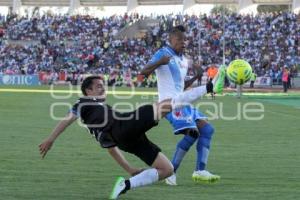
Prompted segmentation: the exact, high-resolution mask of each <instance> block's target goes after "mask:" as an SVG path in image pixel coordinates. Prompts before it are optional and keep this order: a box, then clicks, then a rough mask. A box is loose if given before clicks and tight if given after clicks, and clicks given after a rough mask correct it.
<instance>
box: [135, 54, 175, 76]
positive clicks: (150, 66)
mask: <svg viewBox="0 0 300 200" xmlns="http://www.w3.org/2000/svg"><path fill="white" fill-rule="evenodd" d="M170 59H171V57H170V56H162V57H161V58H160V59H159V60H158V61H156V62H153V63H151V62H150V63H148V64H147V65H146V66H145V67H144V68H143V69H142V71H141V74H142V75H144V76H149V75H150V74H152V73H153V72H154V70H156V69H157V68H159V67H160V66H161V65H166V64H168V63H169V62H170Z"/></svg>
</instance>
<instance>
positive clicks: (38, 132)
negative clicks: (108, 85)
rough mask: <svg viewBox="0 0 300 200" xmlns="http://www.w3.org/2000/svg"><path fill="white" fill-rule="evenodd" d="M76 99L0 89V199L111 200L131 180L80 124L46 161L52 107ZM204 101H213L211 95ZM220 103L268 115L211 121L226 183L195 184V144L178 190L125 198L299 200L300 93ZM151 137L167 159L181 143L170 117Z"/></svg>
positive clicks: (215, 157) (213, 161)
mask: <svg viewBox="0 0 300 200" xmlns="http://www.w3.org/2000/svg"><path fill="white" fill-rule="evenodd" d="M46 88H47V87H39V88H34V89H46ZM0 89H1V88H0ZM26 89H32V88H26ZM62 89H64V88H62ZM123 90H124V89H123ZM125 90H126V89H125ZM148 91H149V89H148ZM151 91H153V90H151ZM76 98H77V95H76V94H74V95H73V96H72V97H71V98H68V99H61V100H56V99H53V98H52V97H51V96H50V94H48V93H23V92H17V93H16V92H3V91H2V92H1V91H0V199H1V200H2V199H3V200H17V199H18V200H25V199H26V200H50V199H53V200H54V199H55V200H83V199H84V200H96V199H101V200H102V199H107V197H108V196H109V193H110V191H111V189H112V186H113V183H114V181H115V178H116V177H117V176H125V177H128V175H127V174H126V173H125V172H124V171H123V170H122V169H121V168H120V167H119V166H118V165H117V164H116V163H115V161H114V160H112V159H111V158H110V157H109V155H108V153H107V152H106V150H105V149H101V148H100V147H99V145H98V144H97V143H96V142H95V140H94V139H93V138H92V137H91V136H90V135H89V134H88V132H87V131H86V130H85V129H84V128H81V127H80V126H78V125H77V124H73V125H72V126H71V127H70V128H69V129H67V130H66V132H65V133H64V134H62V135H61V137H60V138H58V139H57V141H56V143H55V144H54V146H53V148H52V149H51V150H50V151H49V152H48V155H47V156H46V158H45V159H44V160H41V158H40V156H39V151H38V145H39V143H40V142H41V141H42V140H43V139H44V138H45V137H46V136H47V135H48V134H49V133H50V131H51V130H52V128H53V127H54V126H55V124H56V123H57V121H54V120H52V119H51V117H50V107H51V104H52V103H57V102H67V103H71V104H72V103H73V102H75V100H76ZM108 101H109V102H110V104H114V103H116V102H126V101H129V102H131V103H133V104H134V105H135V103H136V102H147V101H149V102H153V101H154V99H153V96H149V97H147V96H134V97H133V98H132V99H130V100H118V99H116V98H113V96H111V95H109V96H108ZM203 102H212V101H211V100H209V99H207V98H205V99H204V100H203ZM214 102H215V103H216V104H217V105H219V106H220V105H221V104H222V105H223V107H222V111H223V112H224V115H225V116H235V113H236V112H237V109H238V106H237V105H242V106H243V105H245V104H246V103H247V102H261V103H262V105H263V106H264V112H263V114H264V118H263V119H262V120H259V121H248V120H245V119H244V118H243V117H242V119H241V120H222V119H215V120H211V123H212V124H213V125H214V126H215V135H214V138H213V142H212V147H211V152H210V157H209V163H208V169H209V170H210V171H212V172H213V173H217V174H219V175H221V177H222V179H221V181H220V182H218V183H216V184H212V185H206V184H195V183H194V182H193V181H192V179H191V175H192V172H193V170H194V165H195V161H194V160H195V147H193V148H192V149H191V150H190V152H189V153H188V154H187V156H186V157H185V159H184V162H183V163H182V165H181V168H180V169H179V171H178V174H177V176H178V178H177V181H178V184H179V185H178V186H176V187H171V186H167V185H165V184H164V183H163V182H159V183H157V184H155V185H152V186H150V187H144V188H139V189H136V190H133V191H129V192H128V193H127V194H126V195H124V196H121V198H120V199H123V200H131V199H132V200H157V199H159V200H174V199H176V200H180V199H184V200H230V199H232V200H250V199H254V200H265V199H270V200H271V199H272V200H282V199H285V200H294V199H299V197H300V181H299V179H300V115H299V114H300V97H299V95H295V96H293V97H292V98H285V97H276V98H275V97H274V98H272V96H271V97H270V98H265V97H264V98H261V96H259V95H258V96H246V97H244V98H242V99H241V100H239V99H236V98H235V97H233V96H222V97H221V96H220V97H219V96H218V97H217V99H216V100H215V101H214ZM120 109H121V107H120ZM202 109H203V110H204V111H205V112H207V113H211V112H212V111H213V110H212V109H213V107H211V106H209V105H208V104H207V105H206V106H203V108H202ZM67 110H68V108H67V106H65V107H63V106H61V107H55V109H54V114H55V115H56V116H63V115H64V113H66V112H67ZM218 112H220V111H218ZM250 115H251V114H250ZM252 116H253V114H252ZM148 135H149V137H150V138H151V139H152V140H153V141H154V142H155V143H156V144H158V145H159V146H160V147H161V148H162V150H163V153H165V154H166V155H167V156H168V157H169V158H171V157H172V153H173V151H174V149H175V146H176V141H178V140H179V139H180V138H181V137H180V136H173V134H172V129H171V127H170V125H169V124H168V123H167V121H166V120H162V121H161V122H160V124H159V126H157V127H155V128H154V129H152V130H151V131H150V132H149V133H148ZM126 157H127V158H128V160H129V161H131V162H132V163H133V164H134V165H135V166H140V167H145V165H144V164H143V163H142V162H141V161H139V160H138V159H137V158H135V157H133V156H131V155H128V154H126Z"/></svg>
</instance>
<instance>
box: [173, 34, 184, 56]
mask: <svg viewBox="0 0 300 200" xmlns="http://www.w3.org/2000/svg"><path fill="white" fill-rule="evenodd" d="M170 44H171V46H172V48H173V49H174V50H175V51H176V52H177V53H182V52H183V50H184V46H185V45H184V44H185V35H184V33H178V34H176V35H173V36H172V37H171V38H170Z"/></svg>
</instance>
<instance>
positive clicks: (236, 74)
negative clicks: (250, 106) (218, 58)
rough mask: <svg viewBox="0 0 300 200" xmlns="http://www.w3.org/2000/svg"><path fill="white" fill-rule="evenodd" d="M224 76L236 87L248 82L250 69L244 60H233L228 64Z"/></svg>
mask: <svg viewBox="0 0 300 200" xmlns="http://www.w3.org/2000/svg"><path fill="white" fill-rule="evenodd" d="M226 74H227V77H228V79H229V80H230V81H231V82H233V83H235V84H237V85H243V84H244V83H246V82H247V81H249V80H250V78H251V74H252V67H251V66H250V64H249V63H248V62H247V61H245V60H241V59H238V60H234V61H232V62H231V63H230V64H229V66H228V68H227V70H226Z"/></svg>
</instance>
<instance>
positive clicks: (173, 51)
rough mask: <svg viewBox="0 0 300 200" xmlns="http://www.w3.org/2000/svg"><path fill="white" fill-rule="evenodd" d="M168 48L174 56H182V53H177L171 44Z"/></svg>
mask: <svg viewBox="0 0 300 200" xmlns="http://www.w3.org/2000/svg"><path fill="white" fill-rule="evenodd" d="M166 48H167V49H168V50H169V51H170V52H171V53H172V54H173V55H176V56H180V57H181V56H182V53H180V54H178V53H176V51H175V50H174V49H173V48H172V47H171V46H170V45H169V44H167V45H166Z"/></svg>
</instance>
